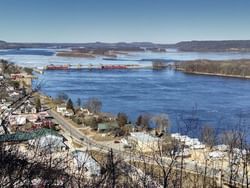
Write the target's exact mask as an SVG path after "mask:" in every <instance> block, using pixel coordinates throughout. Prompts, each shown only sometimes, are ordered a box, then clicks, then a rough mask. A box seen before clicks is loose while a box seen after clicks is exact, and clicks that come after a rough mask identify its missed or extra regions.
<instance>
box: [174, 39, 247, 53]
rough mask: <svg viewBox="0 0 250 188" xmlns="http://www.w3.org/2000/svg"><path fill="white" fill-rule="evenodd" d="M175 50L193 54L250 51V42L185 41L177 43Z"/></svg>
mask: <svg viewBox="0 0 250 188" xmlns="http://www.w3.org/2000/svg"><path fill="white" fill-rule="evenodd" d="M175 46H176V48H178V50H180V51H194V52H222V51H241V52H242V51H250V40H228V41H186V42H179V43H177V44H176V45H175Z"/></svg>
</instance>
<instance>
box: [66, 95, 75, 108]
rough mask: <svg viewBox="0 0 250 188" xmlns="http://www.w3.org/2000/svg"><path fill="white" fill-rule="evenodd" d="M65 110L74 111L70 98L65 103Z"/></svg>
mask: <svg viewBox="0 0 250 188" xmlns="http://www.w3.org/2000/svg"><path fill="white" fill-rule="evenodd" d="M66 108H67V109H70V110H73V111H74V105H73V102H72V100H71V99H70V98H69V100H68V102H67V106H66Z"/></svg>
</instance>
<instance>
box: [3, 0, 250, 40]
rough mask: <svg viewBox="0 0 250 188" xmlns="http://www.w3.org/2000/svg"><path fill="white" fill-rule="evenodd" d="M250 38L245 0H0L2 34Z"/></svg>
mask: <svg viewBox="0 0 250 188" xmlns="http://www.w3.org/2000/svg"><path fill="white" fill-rule="evenodd" d="M246 39H250V1H249V0H0V40H5V41H8V42H96V41H101V42H134V41H138V42H142V41H148V42H157V43H175V42H179V41H187V40H246Z"/></svg>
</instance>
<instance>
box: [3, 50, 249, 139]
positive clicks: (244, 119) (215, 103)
mask: <svg viewBox="0 0 250 188" xmlns="http://www.w3.org/2000/svg"><path fill="white" fill-rule="evenodd" d="M0 57H1V56H0ZM2 57H3V58H6V59H10V60H12V61H14V62H16V63H17V64H19V65H25V66H44V65H46V64H51V63H54V64H62V63H70V64H79V63H81V64H86V63H91V64H99V63H103V64H105V63H116V62H113V61H104V60H102V58H97V59H82V58H64V57H56V56H55V55H51V56H46V55H43V53H42V54H39V55H37V56H35V57H34V56H32V55H27V54H26V55H15V56H13V55H8V54H5V55H3V56H2ZM120 58H126V59H129V58H130V59H143V58H144V59H145V58H161V59H162V58H164V59H179V60H190V59H200V58H201V59H242V58H250V53H195V52H192V53H188V52H169V53H151V52H149V53H133V54H130V55H129V56H121V57H120ZM117 63H124V62H119V61H118V62H117ZM125 63H128V62H125ZM132 63H133V62H132ZM134 63H140V62H138V61H135V62H134ZM143 63H145V62H143ZM146 63H149V62H146ZM37 81H38V82H40V81H42V83H43V85H42V91H43V92H44V93H46V94H47V95H50V96H52V97H55V96H56V95H57V94H58V93H60V92H65V93H66V94H68V95H69V96H70V97H71V98H72V99H73V100H74V101H76V99H77V98H81V99H82V101H83V102H86V101H87V100H88V99H89V98H91V97H97V98H99V99H100V100H101V101H102V103H103V108H102V110H103V111H105V112H111V113H114V114H116V113H118V112H125V113H126V114H128V116H129V118H130V120H131V121H133V122H134V121H135V120H136V118H137V116H138V115H140V114H143V113H150V114H159V113H167V114H168V115H169V117H170V120H171V131H173V132H175V131H181V132H184V133H185V134H190V135H194V136H198V133H199V131H200V129H201V127H202V126H204V125H209V126H212V127H214V128H215V129H216V131H217V132H218V133H220V132H222V131H224V130H232V129H235V128H239V127H240V128H241V129H243V130H244V131H245V132H246V133H247V134H248V133H250V130H249V128H250V127H249V125H250V80H244V79H235V78H223V77H213V76H198V75H189V74H184V73H181V72H175V71H173V70H164V71H153V70H149V69H140V70H105V71H104V70H99V71H98V70H94V71H88V70H81V71H80V70H74V71H73V70H71V71H46V72H45V73H44V75H39V79H38V80H37Z"/></svg>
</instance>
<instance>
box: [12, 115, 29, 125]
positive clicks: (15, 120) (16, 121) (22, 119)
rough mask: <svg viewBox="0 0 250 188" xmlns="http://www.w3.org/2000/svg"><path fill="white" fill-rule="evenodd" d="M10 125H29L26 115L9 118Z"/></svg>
mask: <svg viewBox="0 0 250 188" xmlns="http://www.w3.org/2000/svg"><path fill="white" fill-rule="evenodd" d="M9 123H10V125H11V126H13V125H19V126H20V125H25V124H26V123H27V118H26V116H25V115H11V116H10V117H9Z"/></svg>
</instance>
